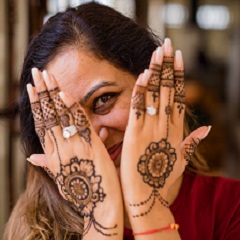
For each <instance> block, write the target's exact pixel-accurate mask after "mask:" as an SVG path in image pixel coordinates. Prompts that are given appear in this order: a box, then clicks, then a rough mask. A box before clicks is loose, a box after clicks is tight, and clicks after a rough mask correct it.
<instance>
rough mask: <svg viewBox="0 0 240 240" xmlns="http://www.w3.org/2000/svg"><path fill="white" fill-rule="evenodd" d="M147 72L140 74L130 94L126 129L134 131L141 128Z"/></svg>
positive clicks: (143, 115)
mask: <svg viewBox="0 0 240 240" xmlns="http://www.w3.org/2000/svg"><path fill="white" fill-rule="evenodd" d="M148 76H149V72H148V70H145V71H144V73H142V74H140V75H139V77H138V79H137V81H136V83H135V86H134V88H133V93H132V101H131V107H130V113H129V120H128V127H130V128H131V129H134V128H135V127H141V126H142V125H143V122H144V117H145V97H146V96H145V95H146V87H147V81H148Z"/></svg>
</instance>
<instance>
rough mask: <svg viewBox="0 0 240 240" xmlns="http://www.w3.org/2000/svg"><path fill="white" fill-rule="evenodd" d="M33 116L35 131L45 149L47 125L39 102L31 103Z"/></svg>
mask: <svg viewBox="0 0 240 240" xmlns="http://www.w3.org/2000/svg"><path fill="white" fill-rule="evenodd" d="M31 108H32V114H33V119H34V125H35V131H36V133H37V135H38V137H39V140H40V142H41V144H42V146H43V147H45V125H44V118H43V113H42V109H41V104H40V102H39V101H37V102H33V103H31Z"/></svg>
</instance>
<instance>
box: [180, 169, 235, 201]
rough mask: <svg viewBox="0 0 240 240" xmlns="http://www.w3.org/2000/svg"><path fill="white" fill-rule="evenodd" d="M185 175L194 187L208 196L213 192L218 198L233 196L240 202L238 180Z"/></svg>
mask: <svg viewBox="0 0 240 240" xmlns="http://www.w3.org/2000/svg"><path fill="white" fill-rule="evenodd" d="M185 175H186V178H187V180H188V181H190V184H191V185H192V187H195V188H197V189H198V190H202V191H204V192H207V193H208V194H210V193H211V192H212V193H214V194H215V195H216V197H221V196H222V195H225V194H227V195H225V197H227V196H228V195H229V194H231V195H230V196H231V198H233V197H236V198H237V199H238V200H240V181H238V180H235V179H229V178H224V177H216V176H205V175H199V174H191V173H186V174H185ZM197 189H196V190H197Z"/></svg>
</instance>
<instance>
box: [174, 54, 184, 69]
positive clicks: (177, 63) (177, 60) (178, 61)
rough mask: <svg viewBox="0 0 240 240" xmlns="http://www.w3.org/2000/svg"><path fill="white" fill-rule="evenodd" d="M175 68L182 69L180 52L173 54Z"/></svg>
mask: <svg viewBox="0 0 240 240" xmlns="http://www.w3.org/2000/svg"><path fill="white" fill-rule="evenodd" d="M175 68H177V69H183V57H182V51H181V50H177V51H176V52H175Z"/></svg>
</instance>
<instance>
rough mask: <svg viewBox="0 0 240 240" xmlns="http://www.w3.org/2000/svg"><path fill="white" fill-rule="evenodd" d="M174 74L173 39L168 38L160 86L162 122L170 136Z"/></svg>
mask: <svg viewBox="0 0 240 240" xmlns="http://www.w3.org/2000/svg"><path fill="white" fill-rule="evenodd" d="M173 87H174V75H173V47H172V43H171V40H170V39H168V38H166V39H165V42H164V46H163V64H162V72H161V86H160V107H159V112H160V124H161V128H162V130H163V131H165V133H166V138H168V136H169V131H170V130H169V126H170V120H171V118H170V116H171V114H172V107H173V98H174V88H173Z"/></svg>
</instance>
